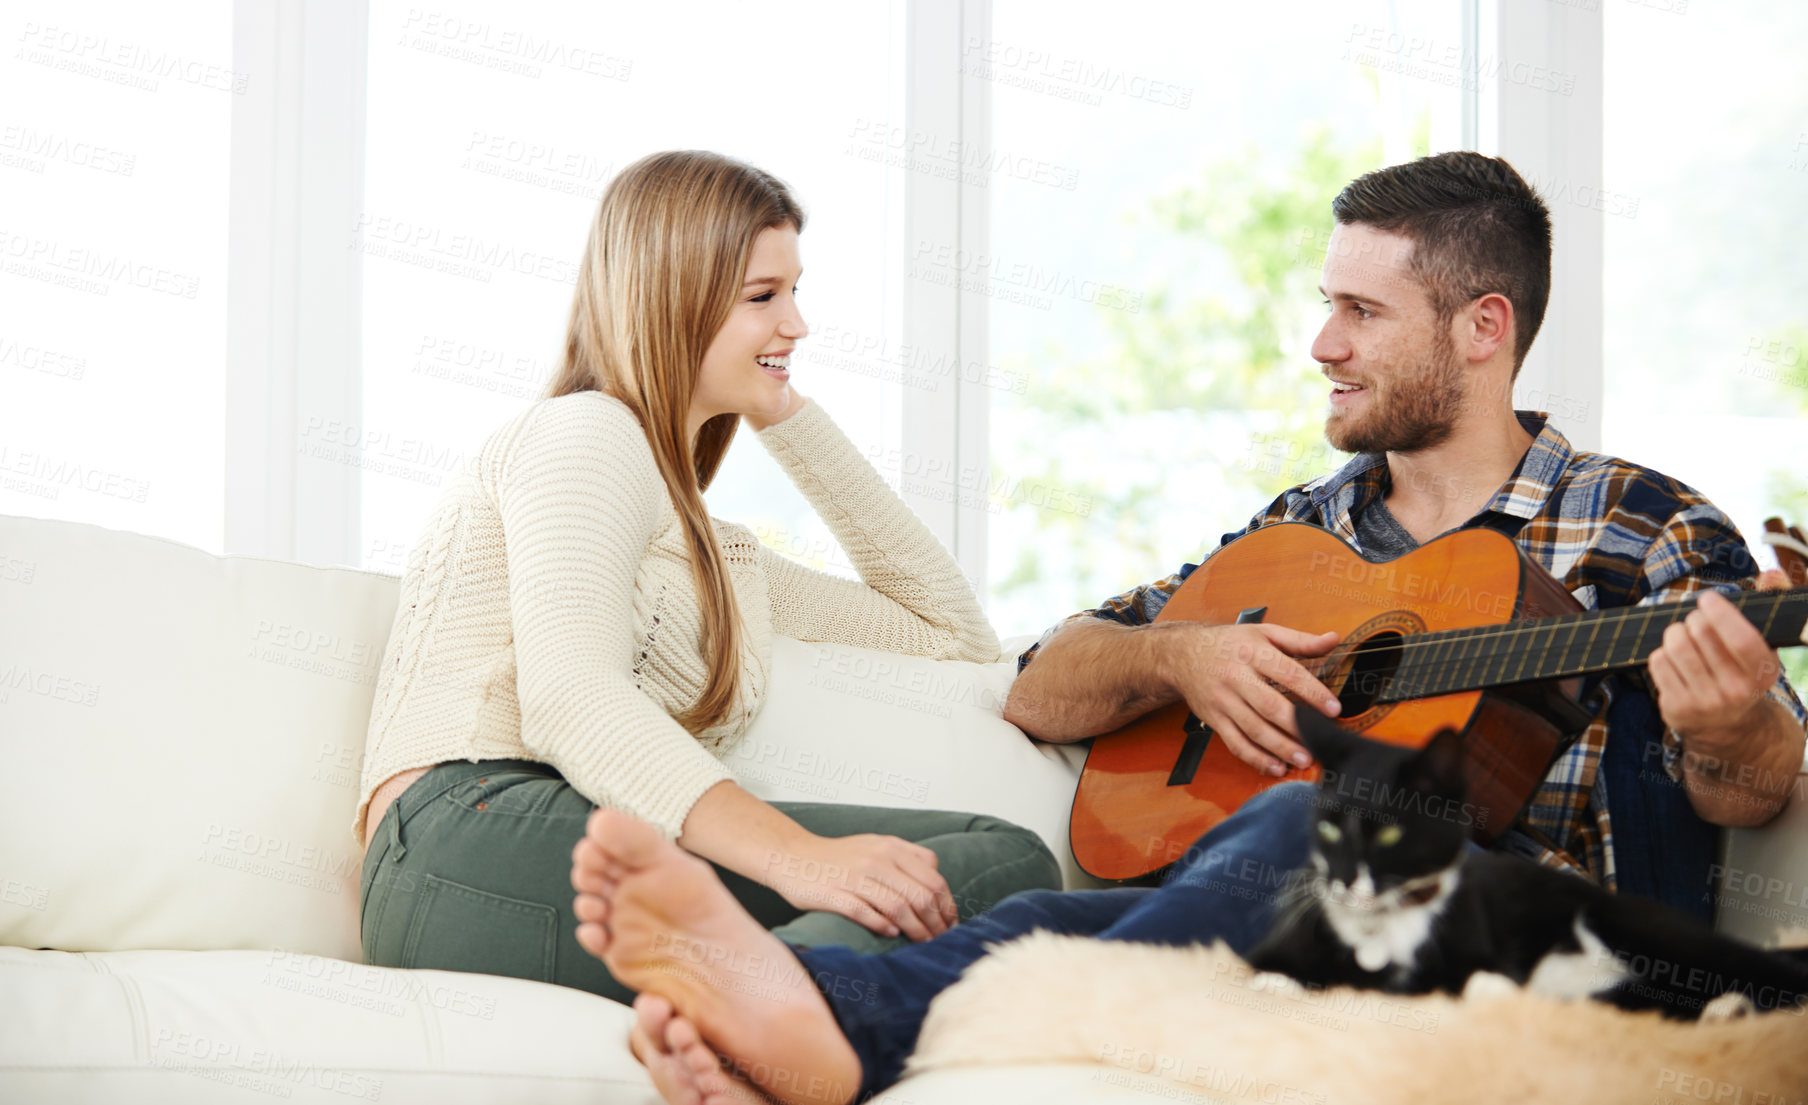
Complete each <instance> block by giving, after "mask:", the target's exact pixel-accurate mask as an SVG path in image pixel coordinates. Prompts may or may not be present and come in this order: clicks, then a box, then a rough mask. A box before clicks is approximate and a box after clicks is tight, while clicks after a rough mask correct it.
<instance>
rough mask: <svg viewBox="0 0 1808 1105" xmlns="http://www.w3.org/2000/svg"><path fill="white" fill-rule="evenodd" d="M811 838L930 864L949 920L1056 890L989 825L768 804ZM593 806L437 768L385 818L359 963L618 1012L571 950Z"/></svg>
mask: <svg viewBox="0 0 1808 1105" xmlns="http://www.w3.org/2000/svg"><path fill="white" fill-rule="evenodd" d="M774 806H775V807H776V808H777V809H779V810H780V811H782V812H783V813H785V814H786V815H787V816H789V817H791V818H792V819H793V820H795V821H796V822H797V823H798V824H800V825H802V826H803V827H804V828H805V829H807V830H808V831H810V832H812V833H815V834H817V835H818V836H830V837H837V836H852V835H854V834H856V833H883V834H886V835H889V836H897V837H902V838H903V839H905V840H909V841H912V842H914V843H917V844H921V845H922V846H924V847H925V848H928V849H930V850H931V851H933V852H935V854H936V860H937V869H938V870H939V871H940V872H941V875H942V877H943V878H944V879H946V880H947V881H948V889H949V891H950V892H951V893H952V894H953V895H954V900H955V903H956V904H957V906H958V907H959V910H960V916H961V920H963V921H964V920H966V919H967V918H969V917H972V916H974V915H975V914H978V913H983V912H984V911H985V910H987V909H990V908H991V907H992V906H993V905H994V904H996V903H997V902H998V901H1000V900H1001V899H1003V898H1006V897H1008V896H1009V895H1011V894H1015V893H1016V892H1017V891H1019V890H1059V889H1060V887H1061V872H1060V867H1059V865H1058V864H1057V863H1056V862H1055V857H1054V856H1053V854H1051V853H1050V852H1049V850H1048V847H1047V846H1046V845H1044V844H1043V843H1042V840H1041V838H1039V837H1037V836H1036V834H1034V833H1032V832H1030V831H1029V830H1027V829H1022V828H1019V827H1017V826H1015V825H1012V824H1010V823H1009V822H1006V821H1000V820H998V819H997V818H994V817H981V816H975V815H973V814H965V813H943V812H940V811H934V810H895V809H874V808H870V807H865V806H842V805H824V804H818V803H808V802H777V803H774ZM595 808H596V806H595V804H594V803H592V802H591V801H590V800H589V799H587V798H585V797H584V796H583V795H582V794H579V793H578V792H577V790H576V789H574V788H573V787H572V786H571V784H570V783H567V782H566V781H565V779H564V777H563V776H561V775H560V774H559V773H558V771H557V770H555V769H553V768H551V767H548V766H547V765H545V764H540V763H534V762H531V761H528V760H488V761H484V762H482V763H474V764H473V763H464V762H462V761H460V762H454V763H447V764H441V765H439V766H438V767H436V768H434V769H433V770H431V771H429V772H427V774H425V775H423V776H421V777H420V778H419V779H417V780H415V781H414V783H412V784H411V785H410V786H409V787H408V789H407V790H406V791H404V792H403V793H402V794H401V796H400V797H398V798H397V799H396V800H395V802H394V803H392V804H391V805H390V807H389V809H388V810H387V811H386V812H385V813H384V815H383V820H382V821H381V822H380V823H379V824H378V825H377V829H376V832H375V833H374V834H372V836H371V840H370V849H369V850H368V851H367V852H366V853H365V856H364V872H363V879H362V882H361V886H360V893H359V918H360V937H361V939H362V941H363V945H364V961H365V962H366V963H371V964H375V965H377V966H383V967H431V968H437V969H440V970H448V971H475V972H478V973H481V974H492V975H509V976H512V977H515V978H531V979H535V980H537V981H540V982H552V983H556V984H558V985H560V986H572V987H575V988H577V989H579V990H588V991H590V992H591V993H593V994H601V995H603V996H604V997H608V998H613V999H614V1000H616V1001H620V1002H629V1001H632V1000H633V998H634V992H633V991H632V990H629V989H628V988H627V987H625V986H623V985H622V984H621V983H619V982H617V981H616V980H615V978H614V976H612V975H611V974H610V973H609V971H608V969H607V968H605V967H604V966H603V964H602V961H601V960H598V959H597V958H596V957H594V956H592V955H591V954H590V953H588V952H586V951H584V950H583V949H582V948H580V947H579V946H578V942H577V936H576V929H577V923H578V922H577V918H576V917H575V916H574V915H573V914H572V911H571V903H572V899H573V898H574V897H575V896H576V892H575V891H574V890H572V888H571V850H572V848H573V847H575V846H576V845H577V842H578V838H579V837H581V836H583V835H584V825H585V821H586V820H587V819H588V818H589V816H590V812H591V810H593V809H595ZM716 874H717V875H719V876H720V877H721V879H722V881H723V883H724V884H725V885H727V887H728V889H729V890H730V891H731V892H732V893H733V894H734V896H735V898H736V899H738V900H739V901H740V903H741V904H742V905H743V906H745V907H746V909H747V911H748V912H749V913H751V914H752V915H753V916H754V918H755V919H756V920H758V921H759V922H760V924H762V925H765V926H766V927H767V928H769V929H771V930H772V931H773V933H774V934H775V935H777V936H778V937H779V939H781V940H783V941H785V942H786V943H788V944H792V945H796V946H802V947H821V946H824V945H829V944H841V945H845V946H848V947H851V948H854V949H856V950H858V951H863V952H882V951H889V950H890V949H892V948H895V947H899V946H901V945H903V944H905V943H907V942H908V941H907V940H905V939H904V938H903V937H893V938H886V937H882V936H879V935H877V934H876V933H873V932H871V931H869V930H868V929H866V928H864V927H862V926H861V925H859V924H856V923H855V922H853V921H850V920H848V919H847V918H845V917H842V916H840V915H839V914H834V913H826V912H821V911H812V912H804V911H801V910H799V909H798V908H797V907H795V906H793V905H791V904H790V903H789V902H787V901H785V900H784V899H783V898H782V897H780V896H779V895H778V893H777V892H775V891H773V890H771V889H769V888H768V887H765V886H762V885H761V884H759V883H756V882H754V881H752V880H751V879H746V878H743V877H742V876H740V875H737V874H735V873H733V872H731V871H727V870H724V869H723V868H721V867H717V868H716Z"/></svg>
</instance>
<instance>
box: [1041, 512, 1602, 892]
mask: <svg viewBox="0 0 1808 1105" xmlns="http://www.w3.org/2000/svg"><path fill="white" fill-rule="evenodd" d="M1259 608H1266V610H1265V611H1263V612H1262V613H1261V614H1260V616H1259V617H1257V618H1254V619H1251V620H1260V621H1262V622H1266V623H1270V624H1274V625H1281V626H1286V627H1287V628H1289V629H1299V630H1304V631H1305V632H1308V633H1323V632H1325V631H1326V630H1330V631H1332V632H1335V633H1337V634H1338V636H1339V638H1340V642H1339V644H1338V646H1337V648H1336V649H1335V650H1334V651H1333V652H1332V653H1331V654H1330V655H1329V656H1327V657H1325V658H1324V659H1323V660H1322V661H1306V662H1305V663H1306V666H1307V668H1308V670H1312V671H1315V673H1316V674H1317V675H1318V677H1319V679H1320V681H1321V682H1323V683H1324V684H1325V686H1326V687H1328V688H1329V689H1330V690H1331V692H1332V693H1333V694H1336V695H1338V697H1339V698H1340V699H1341V700H1342V702H1343V711H1342V713H1341V715H1340V716H1339V717H1338V718H1337V719H1336V721H1337V723H1338V724H1339V725H1341V726H1343V727H1344V728H1346V729H1349V730H1351V731H1353V732H1357V733H1361V734H1362V735H1363V736H1365V737H1370V738H1372V739H1375V740H1381V741H1387V742H1389V743H1392V744H1399V745H1407V746H1413V747H1418V746H1421V745H1423V744H1424V743H1425V742H1426V741H1428V740H1430V739H1431V737H1432V736H1433V735H1434V734H1435V733H1437V732H1438V731H1439V730H1440V729H1444V728H1446V727H1448V728H1451V729H1455V730H1457V731H1458V732H1460V733H1462V734H1463V736H1464V742H1465V745H1466V747H1467V749H1468V764H1469V770H1468V775H1469V801H1468V803H1466V805H1465V808H1464V809H1463V810H1455V811H1449V812H1448V813H1447V814H1446V815H1447V816H1451V817H1456V818H1461V819H1463V820H1464V823H1465V824H1466V825H1467V826H1468V827H1469V828H1470V829H1471V832H1472V835H1473V836H1474V837H1475V838H1476V839H1477V840H1479V841H1482V842H1484V843H1485V842H1487V841H1489V840H1492V839H1493V838H1494V837H1495V836H1496V835H1498V834H1499V833H1500V832H1501V831H1502V830H1504V829H1505V828H1506V827H1507V826H1508V825H1509V824H1510V823H1511V822H1512V821H1513V819H1514V818H1515V817H1517V816H1518V814H1519V811H1520V809H1521V808H1522V807H1523V806H1524V804H1525V802H1526V800H1527V799H1528V798H1529V797H1530V796H1531V795H1532V793H1533V792H1534V791H1535V790H1536V788H1537V786H1538V784H1539V782H1540V780H1542V778H1543V777H1544V772H1545V770H1546V769H1547V768H1548V767H1549V765H1550V762H1551V759H1552V757H1553V756H1554V755H1555V754H1556V750H1557V748H1558V746H1559V745H1560V743H1561V742H1562V740H1563V737H1564V735H1565V733H1567V732H1574V731H1577V730H1579V729H1580V728H1581V727H1582V726H1584V725H1586V723H1587V720H1588V717H1589V712H1588V711H1587V710H1586V709H1584V708H1583V707H1581V706H1580V705H1579V704H1578V703H1577V702H1576V701H1575V698H1574V694H1575V689H1576V687H1577V686H1578V685H1579V680H1569V681H1566V682H1565V683H1563V684H1562V685H1560V686H1553V685H1552V684H1549V683H1545V684H1538V685H1525V686H1513V687H1508V688H1499V689H1496V690H1494V691H1479V690H1478V691H1468V692H1464V693H1459V694H1444V695H1439V696H1435V697H1426V698H1409V699H1407V700H1404V701H1376V699H1377V697H1378V696H1377V692H1378V691H1380V690H1381V689H1383V688H1385V687H1388V686H1389V685H1390V681H1391V680H1392V679H1393V676H1394V674H1395V671H1394V669H1393V668H1391V667H1390V666H1389V664H1388V659H1389V656H1390V655H1393V656H1397V655H1398V650H1396V649H1394V648H1393V647H1392V645H1393V643H1394V642H1399V641H1405V640H1407V639H1409V638H1410V637H1411V636H1412V635H1414V634H1418V633H1424V632H1428V631H1435V630H1441V629H1455V628H1467V627H1475V626H1485V625H1491V624H1497V623H1506V622H1510V621H1513V620H1515V619H1518V618H1543V617H1551V616H1555V615H1559V614H1566V613H1572V612H1576V611H1580V610H1581V609H1582V607H1581V606H1580V604H1578V603H1577V602H1576V601H1575V599H1574V598H1573V597H1572V596H1571V595H1570V594H1569V593H1568V592H1566V591H1565V590H1563V588H1562V586H1561V585H1560V584H1558V583H1557V581H1556V580H1554V579H1552V578H1551V576H1550V575H1549V574H1548V573H1547V572H1545V571H1544V569H1543V568H1542V567H1540V566H1539V565H1537V564H1536V563H1534V562H1533V561H1532V560H1530V559H1529V558H1528V557H1526V555H1525V553H1524V552H1523V551H1522V550H1521V549H1520V548H1519V547H1518V546H1517V545H1515V544H1514V543H1513V542H1512V540H1510V539H1509V538H1507V537H1506V536H1505V535H1503V534H1501V533H1498V532H1496V531H1494V530H1489V529H1469V530H1460V531H1458V532H1456V533H1452V534H1448V535H1446V536H1444V537H1440V538H1438V539H1437V540H1435V541H1432V542H1431V543H1429V544H1427V545H1425V546H1423V547H1421V548H1419V549H1416V550H1414V551H1413V552H1410V553H1408V554H1406V555H1405V556H1402V557H1399V558H1397V559H1395V560H1392V561H1386V562H1374V561H1370V560H1367V559H1365V558H1363V556H1362V555H1361V554H1359V553H1358V552H1356V550H1355V549H1353V548H1351V547H1350V546H1349V545H1348V544H1346V543H1345V542H1344V541H1343V540H1342V539H1340V538H1338V537H1337V536H1335V535H1334V534H1331V533H1330V532H1328V531H1326V530H1323V529H1320V528H1319V527H1317V526H1311V525H1306V524H1304V523H1298V522H1290V523H1282V524H1278V525H1273V526H1265V527H1263V528H1262V529H1259V530H1256V531H1254V532H1253V533H1250V534H1247V535H1245V536H1244V537H1242V538H1239V539H1238V540H1236V541H1233V542H1232V543H1231V544H1229V545H1227V546H1225V547H1224V548H1223V549H1221V550H1219V551H1218V552H1217V553H1216V554H1215V555H1213V556H1212V557H1211V558H1210V559H1208V560H1207V561H1206V562H1205V563H1204V564H1202V565H1201V566H1200V567H1199V568H1197V569H1195V570H1194V572H1193V574H1192V575H1191V576H1189V577H1188V578H1187V580H1186V582H1185V583H1184V584H1182V585H1181V587H1180V588H1179V590H1177V591H1176V592H1175V593H1174V595H1173V597H1172V598H1170V599H1169V600H1168V603H1167V605H1166V606H1165V607H1163V609H1162V611H1161V613H1160V614H1159V615H1157V617H1156V619H1155V620H1156V621H1157V622H1165V621H1176V620H1187V621H1202V622H1208V623H1213V624H1224V623H1230V622H1235V621H1237V620H1238V619H1239V616H1240V615H1244V614H1245V612H1247V611H1253V610H1256V609H1259ZM1365 642H1367V647H1366V648H1363V649H1360V650H1359V649H1358V647H1357V646H1359V645H1363V644H1364V643H1365ZM1393 690H1394V692H1395V693H1396V694H1398V693H1399V692H1400V690H1401V688H1400V687H1398V686H1397V685H1396V686H1394V687H1393ZM1189 720H1190V721H1191V728H1192V730H1193V732H1194V737H1193V747H1192V748H1191V749H1190V750H1189V749H1188V747H1187V745H1188V723H1189ZM1201 740H1203V743H1204V749H1203V752H1202V753H1201V752H1199V750H1198V747H1197V746H1198V744H1199V743H1200V741H1201ZM1183 753H1188V755H1185V756H1183ZM1190 760H1196V763H1197V767H1196V769H1190V770H1189V768H1190V762H1189V761H1190ZM1177 765H1179V766H1180V770H1179V771H1178V772H1177V771H1176V768H1177ZM1320 774H1321V772H1320V770H1319V767H1318V765H1316V764H1314V765H1313V766H1312V767H1310V768H1307V769H1305V770H1294V771H1290V772H1289V773H1288V774H1287V776H1285V777H1282V778H1275V777H1272V776H1266V775H1261V774H1258V773H1257V772H1256V771H1255V769H1254V768H1251V767H1248V766H1246V765H1245V764H1244V763H1243V762H1242V761H1241V760H1238V759H1237V758H1236V757H1235V756H1233V755H1231V753H1230V752H1229V750H1228V749H1227V748H1226V747H1225V745H1224V742H1223V741H1222V740H1219V739H1217V738H1216V737H1215V736H1212V735H1209V733H1208V732H1204V731H1202V730H1201V727H1200V726H1199V724H1198V721H1197V719H1196V718H1191V715H1190V712H1189V711H1188V709H1187V706H1186V704H1185V703H1175V704H1173V705H1171V706H1167V707H1164V708H1162V709H1160V710H1156V711H1154V712H1153V713H1150V714H1148V715H1146V716H1144V717H1142V718H1140V719H1138V720H1136V721H1134V722H1132V723H1130V724H1129V725H1126V726H1124V727H1123V728H1122V729H1119V730H1118V731H1116V732H1115V733H1110V734H1107V735H1104V736H1101V737H1098V738H1096V739H1095V740H1094V742H1093V746H1092V750H1091V752H1090V753H1089V754H1088V756H1087V759H1086V768H1085V771H1084V773H1083V774H1082V776H1081V778H1080V783H1079V787H1078V789H1077V790H1076V792H1075V794H1074V804H1073V816H1072V823H1071V828H1070V837H1071V841H1072V844H1073V851H1074V858H1075V859H1076V860H1077V861H1078V862H1079V865H1080V867H1081V869H1083V870H1085V871H1086V872H1087V873H1089V874H1092V875H1094V876H1097V877H1099V878H1104V879H1128V878H1135V877H1137V876H1140V875H1145V874H1148V873H1150V872H1152V871H1156V870H1159V869H1160V868H1162V867H1164V866H1166V865H1167V864H1169V863H1171V862H1173V861H1174V860H1175V859H1177V858H1179V857H1180V856H1181V854H1183V853H1184V852H1185V850H1186V849H1187V848H1188V847H1190V846H1191V845H1192V844H1193V843H1194V841H1196V840H1197V839H1198V838H1199V836H1200V835H1201V834H1203V833H1204V832H1206V831H1207V830H1209V829H1211V828H1212V827H1213V826H1214V825H1217V824H1218V823H1219V822H1220V821H1222V820H1224V819H1225V818H1226V817H1229V816H1230V815H1231V814H1232V813H1233V812H1235V811H1236V809H1237V808H1238V807H1239V806H1241V805H1242V804H1243V803H1244V802H1246V801H1248V800H1249V799H1250V798H1251V797H1253V796H1255V795H1256V794H1257V793H1259V792H1260V791H1262V790H1265V789H1267V788H1268V787H1270V786H1274V785H1276V784H1279V783H1283V782H1289V781H1295V780H1309V781H1316V780H1317V779H1318V778H1319V777H1320ZM1188 776H1190V777H1188Z"/></svg>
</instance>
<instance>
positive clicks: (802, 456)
mask: <svg viewBox="0 0 1808 1105" xmlns="http://www.w3.org/2000/svg"><path fill="white" fill-rule="evenodd" d="M793 395H794V398H793V400H792V404H793V407H794V408H795V409H794V410H792V411H791V413H789V415H788V416H787V417H785V418H783V419H782V420H779V421H777V422H775V423H772V424H770V425H768V426H766V427H765V428H763V429H760V430H759V436H760V441H761V443H762V444H764V445H765V446H766V449H767V451H768V452H770V453H771V454H772V456H773V459H775V460H777V461H778V463H779V465H780V467H782V468H784V470H785V472H786V474H787V475H789V476H790V477H791V481H792V482H793V483H795V484H796V485H797V488H798V490H799V491H802V492H803V494H804V497H805V498H807V499H809V500H810V505H811V506H812V507H814V508H815V509H816V513H817V515H818V516H820V517H821V518H822V520H823V521H824V522H825V523H827V525H828V527H829V530H830V532H832V533H833V534H834V535H835V539H836V540H837V541H838V542H839V543H840V545H841V547H842V549H843V550H844V551H845V552H846V553H847V554H848V559H849V560H851V561H852V562H853V565H854V569H855V570H856V571H857V572H859V573H860V580H859V581H854V580H848V579H841V578H839V577H836V576H831V575H829V574H827V573H826V572H817V571H812V570H811V569H809V568H805V567H804V566H802V565H801V564H798V563H797V562H795V561H793V560H790V559H788V558H786V557H783V556H780V555H779V554H777V553H775V552H772V551H771V550H770V549H767V548H765V547H764V546H761V547H760V564H761V567H762V568H763V569H764V571H765V573H766V577H767V580H768V595H769V598H770V601H771V604H772V628H773V631H774V632H777V633H782V634H784V635H786V636H789V637H797V638H800V639H803V640H807V641H833V642H836V643H839V644H846V645H855V646H858V647H863V648H878V649H885V650H886V651H889V652H902V653H908V654H913V655H921V656H933V657H936V658H938V659H953V660H972V661H977V662H981V663H986V662H990V661H993V660H996V659H998V653H999V647H998V635H997V634H996V633H994V632H993V630H992V626H991V624H990V623H989V622H987V621H986V616H985V612H984V611H982V610H981V609H980V606H979V600H978V599H977V598H976V597H975V596H974V594H973V587H972V585H971V584H969V583H968V581H967V578H966V576H964V575H962V574H961V570H960V565H958V564H956V563H955V561H954V557H952V556H951V555H949V553H948V550H947V549H945V548H943V547H942V543H941V542H940V541H938V540H936V537H935V535H934V534H933V533H931V532H929V527H928V526H926V525H924V524H923V521H922V519H920V518H918V517H917V516H916V514H915V513H914V512H912V511H911V509H910V508H909V507H908V506H906V505H905V504H904V501H903V500H902V499H900V498H899V497H898V495H897V492H895V491H893V490H892V489H891V488H890V487H888V486H887V485H886V483H885V481H884V480H883V479H881V478H880V476H879V473H878V472H876V471H874V469H873V466H872V464H871V463H870V462H869V461H868V460H867V458H866V457H864V456H862V455H861V453H860V451H859V450H858V449H856V448H854V445H853V443H852V442H850V441H849V440H848V439H847V436H846V435H845V434H843V433H842V432H841V428H840V427H838V426H836V425H835V423H834V421H833V420H832V419H830V418H829V416H828V415H827V414H825V413H824V412H823V410H822V408H821V407H819V406H817V405H816V404H815V403H814V402H811V401H809V400H806V399H802V398H801V397H797V396H796V395H795V391H794V392H793Z"/></svg>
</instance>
